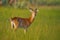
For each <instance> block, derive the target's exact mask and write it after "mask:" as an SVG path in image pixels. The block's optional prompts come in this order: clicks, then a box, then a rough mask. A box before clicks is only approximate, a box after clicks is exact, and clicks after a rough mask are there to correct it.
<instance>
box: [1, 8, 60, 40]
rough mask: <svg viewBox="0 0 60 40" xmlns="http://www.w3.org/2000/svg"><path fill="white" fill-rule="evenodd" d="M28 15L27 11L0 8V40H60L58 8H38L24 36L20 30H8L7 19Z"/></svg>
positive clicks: (8, 22)
mask: <svg viewBox="0 0 60 40" xmlns="http://www.w3.org/2000/svg"><path fill="white" fill-rule="evenodd" d="M30 15H31V13H30V12H29V10H28V9H15V8H11V7H9V8H8V7H0V40H60V38H59V37H60V8H58V7H57V8H40V9H39V12H38V13H37V15H36V17H35V20H34V22H33V23H32V24H31V25H30V27H29V28H28V31H27V33H26V34H24V32H23V29H22V28H18V29H17V30H16V31H14V30H12V29H11V28H10V27H11V26H10V20H9V18H11V17H15V16H19V17H23V18H26V17H27V18H28V17H29V16H30Z"/></svg>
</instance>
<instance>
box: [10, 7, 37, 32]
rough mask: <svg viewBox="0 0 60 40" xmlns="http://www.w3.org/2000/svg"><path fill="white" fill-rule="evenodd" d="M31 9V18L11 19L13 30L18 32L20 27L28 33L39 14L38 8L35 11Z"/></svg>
mask: <svg viewBox="0 0 60 40" xmlns="http://www.w3.org/2000/svg"><path fill="white" fill-rule="evenodd" d="M29 9H30V12H31V16H30V17H29V18H21V17H14V18H10V22H11V28H12V29H14V30H16V29H17V28H19V27H20V28H24V33H26V31H27V28H28V27H29V26H30V25H31V23H32V22H33V21H34V19H35V16H36V14H37V8H36V9H35V10H33V9H32V8H29Z"/></svg>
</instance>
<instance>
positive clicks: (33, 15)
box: [30, 12, 35, 22]
mask: <svg viewBox="0 0 60 40" xmlns="http://www.w3.org/2000/svg"><path fill="white" fill-rule="evenodd" d="M34 18H35V13H34V12H33V13H32V15H31V17H30V22H32V21H33V20H34Z"/></svg>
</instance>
